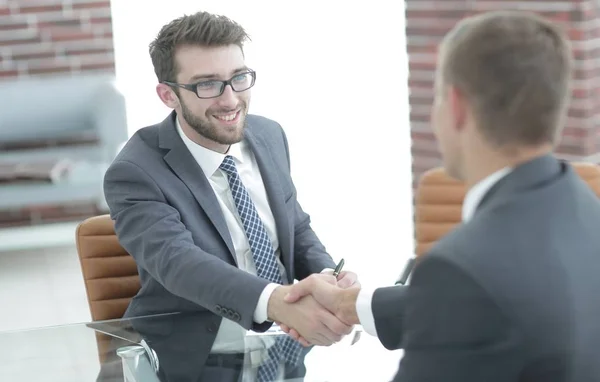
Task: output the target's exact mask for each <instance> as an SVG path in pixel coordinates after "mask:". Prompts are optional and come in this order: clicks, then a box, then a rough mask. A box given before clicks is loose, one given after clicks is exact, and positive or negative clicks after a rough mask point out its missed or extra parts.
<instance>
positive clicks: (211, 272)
mask: <svg viewBox="0 0 600 382" xmlns="http://www.w3.org/2000/svg"><path fill="white" fill-rule="evenodd" d="M175 117H176V115H175V112H173V113H171V114H170V115H169V116H168V117H167V118H166V119H165V120H164V121H163V122H161V123H159V124H157V125H153V126H149V127H146V128H143V129H141V130H139V131H138V132H136V133H135V134H134V135H133V136H132V137H131V139H130V140H129V141H128V142H127V144H126V145H125V147H124V148H123V149H122V150H121V152H120V153H119V154H118V156H117V157H116V159H115V160H114V162H113V163H112V165H111V166H110V168H109V169H108V171H107V172H106V175H105V179H104V192H105V195H106V200H107V202H108V205H109V207H110V214H111V217H112V218H113V219H114V221H115V230H116V233H117V236H118V238H119V242H120V243H121V245H122V246H123V247H124V248H125V249H126V250H127V252H129V253H130V254H131V255H132V256H133V257H134V258H135V261H136V263H137V266H138V270H139V274H140V281H141V290H140V291H139V293H138V294H137V295H136V296H135V297H134V298H133V300H132V301H131V304H130V305H129V307H128V309H127V312H126V313H125V317H133V316H143V315H149V314H156V313H165V312H184V313H185V312H199V313H200V314H201V316H202V313H203V312H204V313H205V314H204V315H203V317H201V318H199V319H195V320H190V321H189V322H188V323H187V324H183V323H181V322H180V323H178V325H177V328H174V327H173V325H168V323H167V322H163V323H162V324H161V325H160V327H152V328H146V329H145V330H146V332H147V333H150V334H151V335H152V337H153V338H155V342H156V343H157V346H159V345H158V343H159V342H160V339H161V338H169V337H171V338H175V337H177V336H180V337H181V340H182V341H188V342H189V344H192V345H193V346H188V347H186V346H185V344H181V347H180V348H181V349H186V351H187V352H190V351H196V352H197V353H198V354H197V357H198V358H196V362H194V364H193V365H188V367H189V368H190V370H189V372H190V373H191V374H195V373H199V372H200V369H199V368H201V365H202V364H203V363H204V359H205V357H206V356H207V354H208V353H209V350H210V349H211V347H212V344H213V342H214V340H215V337H216V334H217V330H218V327H219V325H220V323H221V320H222V318H223V317H226V318H228V319H230V320H233V321H235V322H237V323H238V324H239V325H241V326H242V327H244V328H246V329H253V330H256V331H265V330H267V329H268V327H269V326H270V324H268V323H265V324H262V325H257V324H256V323H254V322H253V314H254V309H255V307H256V305H257V302H258V299H259V296H260V294H261V292H262V291H263V289H264V287H265V286H266V285H267V284H268V281H267V280H264V279H261V278H258V277H256V276H254V275H251V274H249V273H247V272H245V271H242V270H240V269H239V268H237V266H236V258H235V252H234V248H233V244H232V241H231V237H230V235H229V232H228V229H227V225H226V223H225V220H224V217H223V214H222V212H221V209H220V207H219V204H218V202H217V199H216V196H215V194H214V192H213V190H212V188H211V186H210V184H209V182H208V180H207V179H206V176H205V175H204V174H203V173H202V170H201V168H200V166H199V165H198V163H197V162H196V161H195V159H194V158H193V156H192V155H191V153H190V152H189V151H188V149H187V147H186V146H185V144H184V142H183V141H182V140H181V137H180V136H179V134H178V132H177V130H176V125H175ZM245 139H246V140H247V142H248V144H249V146H250V148H251V150H252V152H253V153H254V155H255V157H256V160H257V163H258V166H259V168H260V172H261V175H262V177H263V180H264V183H265V188H266V191H267V196H268V199H269V204H270V206H271V209H272V211H273V215H274V217H275V221H276V226H277V234H278V239H279V242H280V247H281V260H282V262H283V264H284V266H285V269H286V272H287V279H288V280H287V281H288V282H292V281H293V280H294V279H299V280H300V279H303V278H305V277H307V276H308V275H310V274H312V273H318V272H321V271H322V270H323V269H324V268H333V267H334V266H335V264H334V263H333V261H332V259H331V257H330V256H329V255H328V254H327V253H326V250H325V248H324V247H323V245H322V244H321V242H320V241H319V239H318V238H317V236H316V235H315V233H314V232H313V230H312V229H311V227H310V218H309V216H308V215H307V214H306V213H305V212H304V211H303V210H302V208H301V207H300V204H298V201H297V200H296V189H295V187H294V183H293V182H292V178H291V177H290V160H289V151H288V143H287V139H286V136H285V134H284V132H283V130H282V128H281V126H280V125H279V124H277V123H276V122H274V121H272V120H269V119H267V118H263V117H259V116H254V115H249V116H248V117H247V128H246V133H245ZM185 325H189V327H182V326H185ZM175 330H176V331H177V332H178V333H179V334H177V333H174V331H175ZM180 334H182V335H180ZM184 334H185V335H184ZM163 364H164V363H163Z"/></svg>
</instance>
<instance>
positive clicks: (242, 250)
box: [176, 120, 287, 353]
mask: <svg viewBox="0 0 600 382" xmlns="http://www.w3.org/2000/svg"><path fill="white" fill-rule="evenodd" d="M176 124H177V131H178V132H179V135H180V136H181V139H182V140H183V142H184V143H185V145H186V147H187V148H188V150H189V151H190V153H191V154H192V156H193V157H194V159H196V161H197V162H198V164H199V165H200V168H201V169H202V171H203V172H204V175H205V176H206V178H207V179H208V182H209V183H210V185H211V187H212V189H213V190H214V192H215V196H216V197H217V201H218V202H219V206H220V207H221V211H222V212H223V216H224V218H225V222H226V223H227V228H228V230H229V234H230V236H231V240H232V242H233V248H234V249H235V256H236V260H237V263H238V267H239V268H240V269H241V270H244V271H246V272H248V273H251V274H254V275H256V274H257V272H256V266H255V264H254V259H253V257H252V252H251V251H250V243H249V242H248V238H247V236H246V232H245V231H244V225H243V224H242V220H241V218H240V216H239V213H238V210H237V207H236V205H235V202H234V201H233V196H232V194H231V190H230V188H229V182H228V180H227V174H226V173H225V172H224V171H223V170H221V169H220V168H219V166H220V165H221V163H222V162H223V159H225V156H226V155H230V156H231V157H232V158H233V160H234V162H235V165H236V168H237V172H238V174H239V176H240V179H241V181H242V183H243V184H244V187H245V188H246V190H247V191H248V194H249V195H250V198H251V199H252V202H253V203H254V206H255V207H256V211H257V212H258V215H259V216H260V219H261V220H262V222H263V225H264V226H265V229H266V231H267V234H268V235H269V238H270V239H271V244H272V245H273V248H274V250H275V257H276V258H277V263H278V265H279V269H280V271H281V274H282V276H283V277H284V279H285V277H287V276H285V267H284V266H283V263H282V262H281V260H280V256H281V250H280V248H279V240H278V238H277V230H276V225H275V218H274V217H273V213H272V212H271V207H270V206H269V202H268V199H267V192H266V190H265V186H264V183H263V180H262V176H261V174H260V171H259V168H258V165H257V163H256V158H254V155H253V154H252V151H251V150H250V148H249V147H248V146H247V144H246V143H245V142H244V141H242V142H240V143H236V144H233V145H231V146H230V147H229V151H228V152H227V154H221V153H218V152H216V151H212V150H209V149H207V148H205V147H202V146H200V145H198V144H196V143H194V142H193V141H192V140H191V139H189V138H188V137H187V136H186V135H185V133H184V132H183V130H182V129H181V125H180V124H179V120H177V123H176ZM198 176H202V174H200V173H198ZM277 286H278V284H274V283H271V284H269V285H267V287H266V288H265V289H264V290H263V292H262V293H261V295H260V299H259V301H258V304H257V306H256V309H255V311H254V322H256V323H262V322H265V321H267V319H268V316H267V308H268V304H269V298H270V297H271V294H272V293H273V291H274V290H275V288H277ZM245 334H246V330H245V329H244V328H242V327H241V326H240V325H238V324H237V323H235V322H233V321H231V320H228V319H226V318H225V319H223V320H222V321H221V326H220V327H219V331H218V332H217V337H216V339H215V342H214V345H213V348H212V351H213V352H215V353H226V352H244V342H243V338H244V336H245Z"/></svg>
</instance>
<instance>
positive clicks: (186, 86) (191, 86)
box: [161, 69, 256, 99]
mask: <svg viewBox="0 0 600 382" xmlns="http://www.w3.org/2000/svg"><path fill="white" fill-rule="evenodd" d="M242 74H250V76H251V77H252V83H251V84H250V86H248V87H247V88H246V89H244V90H235V88H234V85H233V83H232V81H233V79H234V78H236V77H237V76H239V75H242ZM204 82H217V83H219V82H220V83H221V91H220V92H219V94H218V95H214V96H211V97H200V96H199V95H198V90H197V89H198V85H200V84H202V83H204ZM161 83H162V84H165V85H169V86H177V87H179V88H182V89H185V90H189V91H191V92H192V93H194V94H195V95H196V97H198V98H200V99H211V98H217V97H220V96H221V95H223V92H224V91H225V87H226V86H227V85H229V86H230V87H231V90H233V91H234V92H236V93H241V92H245V91H246V90H248V89H250V88H251V87H253V86H254V84H255V83H256V72H255V71H254V70H252V69H249V70H247V71H243V72H240V73H238V74H236V75H234V76H233V77H231V78H230V79H228V80H225V81H224V80H202V81H198V82H194V83H192V84H180V83H177V82H170V81H162V82H161Z"/></svg>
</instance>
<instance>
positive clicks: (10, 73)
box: [0, 69, 19, 79]
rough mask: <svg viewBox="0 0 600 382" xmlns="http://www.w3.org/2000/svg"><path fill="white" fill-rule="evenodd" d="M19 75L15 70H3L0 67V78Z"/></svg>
mask: <svg viewBox="0 0 600 382" xmlns="http://www.w3.org/2000/svg"><path fill="white" fill-rule="evenodd" d="M18 75H19V72H18V71H16V70H3V69H0V78H1V79H6V78H11V77H17V76H18Z"/></svg>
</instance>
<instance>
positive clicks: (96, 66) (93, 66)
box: [81, 62, 115, 71]
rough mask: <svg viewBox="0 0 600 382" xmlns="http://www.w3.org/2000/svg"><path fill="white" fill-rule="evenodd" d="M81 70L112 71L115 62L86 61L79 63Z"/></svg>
mask: <svg viewBox="0 0 600 382" xmlns="http://www.w3.org/2000/svg"><path fill="white" fill-rule="evenodd" d="M81 70H107V71H114V70H115V63H114V62H99V63H87V64H83V65H81Z"/></svg>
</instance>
